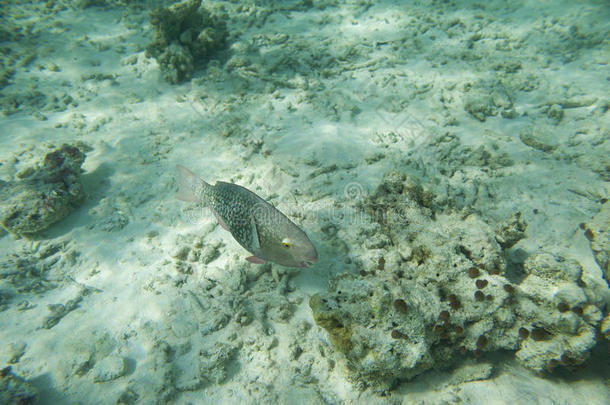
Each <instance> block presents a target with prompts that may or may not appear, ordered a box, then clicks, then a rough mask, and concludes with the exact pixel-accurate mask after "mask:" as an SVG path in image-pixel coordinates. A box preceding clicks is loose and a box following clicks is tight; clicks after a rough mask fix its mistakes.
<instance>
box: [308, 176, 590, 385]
mask: <svg viewBox="0 0 610 405" xmlns="http://www.w3.org/2000/svg"><path fill="white" fill-rule="evenodd" d="M401 182H409V183H411V184H413V181H412V180H409V177H408V176H397V175H396V173H389V174H387V175H386V176H385V177H384V181H383V183H382V184H381V186H379V188H378V189H377V191H376V192H375V193H374V194H373V195H372V196H371V197H370V198H369V201H367V202H365V203H364V205H365V207H367V208H368V209H369V212H376V213H377V214H379V212H380V211H383V212H384V215H376V216H375V219H376V220H378V221H379V223H380V225H381V227H380V228H379V229H380V230H381V231H382V232H384V233H385V234H386V236H387V238H388V239H389V240H391V241H392V245H391V246H390V245H389V244H388V245H385V246H383V247H382V248H375V249H371V251H372V252H374V255H382V256H383V257H384V258H385V259H384V260H385V266H384V269H383V270H380V269H379V268H377V266H376V265H375V262H376V260H375V259H374V258H372V259H371V260H370V262H369V263H368V264H367V263H363V264H362V266H363V267H365V269H366V270H364V273H360V274H358V275H356V274H342V275H339V276H338V277H337V278H336V279H335V280H333V281H332V282H331V285H330V287H329V290H328V292H326V293H319V294H315V295H313V296H312V297H311V299H310V307H311V309H312V311H313V316H314V320H315V322H316V324H317V325H318V326H321V327H322V328H324V329H326V331H327V332H328V333H329V336H330V340H331V343H332V344H333V346H334V348H335V350H336V351H337V352H340V353H342V354H343V355H344V356H345V360H346V365H347V367H348V368H349V369H350V370H351V371H352V372H353V375H352V376H353V377H354V378H355V379H357V380H360V381H365V382H367V383H369V384H371V385H372V386H376V387H382V388H383V389H384V388H387V387H389V386H392V384H394V383H396V382H398V381H400V380H404V379H409V378H412V377H414V376H416V375H418V374H420V373H422V372H423V371H425V370H428V369H430V368H434V367H436V368H438V367H447V366H448V365H451V364H453V363H455V362H456V360H457V359H459V358H460V357H461V356H463V355H467V354H468V353H469V352H470V353H472V354H473V355H474V356H475V357H479V356H481V355H482V354H483V353H484V352H488V351H495V350H499V349H505V350H513V351H516V357H517V359H518V360H520V361H521V362H522V363H523V364H524V365H525V366H526V367H528V368H530V369H533V370H536V371H545V370H547V371H550V370H551V369H552V368H553V367H555V366H558V365H562V366H573V365H577V364H581V363H583V362H584V361H585V360H586V359H587V357H588V356H589V352H590V350H591V349H592V348H593V346H594V345H595V344H596V340H595V328H596V327H597V326H598V324H599V323H600V321H601V319H602V312H601V310H600V308H601V306H602V304H601V302H600V301H599V300H598V299H597V298H596V297H595V295H594V294H593V292H592V291H591V290H590V289H589V288H588V287H587V286H586V285H585V284H584V282H583V281H582V279H581V274H582V268H581V267H580V265H579V264H578V263H577V262H575V261H573V260H568V259H565V258H563V257H560V256H557V255H553V254H550V253H545V252H537V253H533V254H532V255H531V256H530V257H529V258H527V260H526V261H525V263H524V271H525V273H526V277H525V278H524V279H523V280H522V281H521V283H520V284H514V283H511V282H510V281H509V280H508V279H507V278H506V276H505V275H503V272H504V268H505V261H504V255H505V252H504V251H503V249H502V248H501V246H500V243H499V241H498V239H500V240H503V241H506V243H503V244H504V246H505V247H508V246H513V245H514V241H515V240H516V239H520V238H521V237H523V232H524V231H525V223H523V222H521V220H520V216H519V215H518V214H515V215H514V216H513V217H511V218H512V219H509V220H508V221H507V223H512V224H518V225H516V226H514V227H512V228H513V229H517V230H518V232H516V233H512V232H509V233H512V234H513V235H514V236H511V237H498V235H497V233H496V232H494V230H493V228H492V227H490V226H489V225H487V224H485V223H484V222H483V221H482V220H481V219H480V218H478V217H477V216H475V215H473V214H469V213H466V214H464V215H459V214H458V215H455V213H453V214H452V215H448V214H446V213H443V212H441V211H437V212H432V211H431V210H430V208H427V207H425V206H423V205H422V204H421V200H418V199H417V198H413V197H414V196H415V197H417V193H416V194H410V193H409V191H408V190H409V187H407V186H406V184H402V185H401V184H400V183H401ZM434 205H435V204H434V203H433V202H432V203H431V204H430V206H434ZM371 207H374V208H375V209H374V210H371V209H370V208H371ZM396 209H400V210H401V212H400V217H399V218H400V221H401V222H400V224H399V225H400V226H393V224H396V223H397V222H396V221H395V220H393V221H387V220H386V219H387V218H389V216H390V215H396V212H395V210H396ZM363 226H364V227H369V226H371V225H370V224H366V223H365V224H363ZM506 228H507V227H506V226H500V229H506ZM509 228H511V227H509ZM357 234H358V236H356V238H364V237H366V232H360V233H357ZM504 235H507V233H504ZM354 243H362V241H359V240H358V241H354ZM367 267H368V268H367ZM372 268H375V272H374V276H371V275H369V274H370V272H369V270H370V269H372ZM473 268H475V269H477V270H478V271H476V272H475V271H472V269H473ZM485 273H487V274H485ZM362 274H366V276H363V275H362ZM473 276H474V277H473ZM483 276H484V278H483ZM476 277H481V278H477V279H476V280H473V278H476ZM483 291H484V292H483ZM402 301H404V305H403V304H402ZM560 303H562V304H561V308H560V307H559V304H560ZM564 304H565V305H568V306H569V307H578V308H580V309H581V312H580V313H576V312H574V311H563V309H564ZM392 307H393V308H392ZM392 309H394V310H392ZM402 309H405V310H404V311H403V310H402ZM407 309H408V310H407Z"/></svg>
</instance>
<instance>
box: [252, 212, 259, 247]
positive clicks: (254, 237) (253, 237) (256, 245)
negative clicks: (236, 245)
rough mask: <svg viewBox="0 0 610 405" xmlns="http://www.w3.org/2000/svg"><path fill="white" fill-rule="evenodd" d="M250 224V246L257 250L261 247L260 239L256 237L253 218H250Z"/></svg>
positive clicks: (256, 231) (256, 232)
mask: <svg viewBox="0 0 610 405" xmlns="http://www.w3.org/2000/svg"><path fill="white" fill-rule="evenodd" d="M250 226H251V227H252V246H253V247H254V249H256V250H255V251H258V249H260V247H261V240H260V239H259V237H258V228H257V227H256V221H255V220H254V218H250Z"/></svg>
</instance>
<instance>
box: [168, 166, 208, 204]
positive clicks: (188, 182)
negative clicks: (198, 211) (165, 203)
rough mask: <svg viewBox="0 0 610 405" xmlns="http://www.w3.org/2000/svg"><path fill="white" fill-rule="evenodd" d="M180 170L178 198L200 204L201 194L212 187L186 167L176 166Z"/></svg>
mask: <svg viewBox="0 0 610 405" xmlns="http://www.w3.org/2000/svg"><path fill="white" fill-rule="evenodd" d="M176 168H177V169H178V193H177V194H176V198H177V199H179V200H182V201H188V202H198V201H200V200H201V195H200V194H201V192H202V191H203V189H204V188H205V187H209V186H210V185H209V184H208V183H206V182H205V181H203V180H202V179H201V178H200V177H199V176H197V175H196V174H195V173H193V172H192V171H190V170H189V169H187V168H186V167H184V166H181V165H176Z"/></svg>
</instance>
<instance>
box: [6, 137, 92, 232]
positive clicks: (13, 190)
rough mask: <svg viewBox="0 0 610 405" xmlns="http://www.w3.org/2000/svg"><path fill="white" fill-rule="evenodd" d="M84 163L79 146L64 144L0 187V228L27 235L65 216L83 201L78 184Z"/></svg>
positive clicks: (83, 155)
mask: <svg viewBox="0 0 610 405" xmlns="http://www.w3.org/2000/svg"><path fill="white" fill-rule="evenodd" d="M84 160H85V153H84V152H83V151H82V150H81V149H80V148H79V147H77V146H73V145H65V144H64V145H63V146H61V147H60V148H59V149H56V150H54V151H53V152H50V153H48V154H47V155H46V156H45V157H44V160H43V161H42V163H41V164H39V165H38V166H37V167H33V168H29V169H27V170H24V171H22V172H20V174H19V177H20V179H19V180H14V181H9V182H5V183H3V184H1V186H2V187H1V188H0V225H2V227H3V228H4V229H6V230H7V231H9V232H11V233H14V234H18V235H27V234H32V233H36V232H39V231H42V230H43V229H46V228H47V227H49V226H50V225H51V224H53V223H55V222H58V221H60V220H62V219H64V218H65V217H66V216H68V215H69V214H70V213H71V212H72V211H73V210H74V209H75V208H76V207H77V206H78V205H79V204H80V202H81V201H82V200H83V198H84V192H83V187H82V184H81V181H80V175H81V172H82V170H81V165H82V164H83V161H84Z"/></svg>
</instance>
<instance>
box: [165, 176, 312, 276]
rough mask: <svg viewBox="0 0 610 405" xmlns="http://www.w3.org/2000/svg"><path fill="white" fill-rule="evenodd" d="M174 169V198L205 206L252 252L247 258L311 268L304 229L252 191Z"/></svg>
mask: <svg viewBox="0 0 610 405" xmlns="http://www.w3.org/2000/svg"><path fill="white" fill-rule="evenodd" d="M177 168H178V174H179V180H178V183H179V191H178V194H176V198H178V199H179V200H182V201H188V202H195V203H197V204H199V205H201V206H207V207H209V208H210V209H211V210H212V212H213V213H214V215H215V216H216V219H217V220H218V223H219V224H220V226H222V227H223V228H224V229H226V230H227V231H229V232H230V233H231V235H233V237H234V238H235V240H236V241H237V242H238V243H239V244H240V245H241V246H242V247H243V248H244V249H246V250H247V251H248V252H250V253H252V256H249V257H247V258H246V260H247V261H249V262H251V263H259V264H261V263H265V262H266V261H269V262H273V263H277V264H280V265H282V266H289V267H311V266H312V265H313V264H314V263H315V262H316V261H317V260H318V253H317V252H316V248H315V246H314V245H313V243H311V241H310V240H309V238H308V237H307V235H306V234H305V232H303V230H302V229H301V228H299V227H298V226H297V225H296V224H295V223H294V222H292V221H291V220H290V219H288V217H287V216H286V215H284V214H282V213H281V212H280V211H279V210H278V209H276V208H275V207H274V206H273V205H271V204H269V203H268V202H266V201H265V200H263V199H262V198H261V197H259V196H258V195H256V194H254V193H253V192H252V191H250V190H248V189H247V188H244V187H242V186H238V185H237V184H232V183H225V182H224V181H217V182H216V184H214V185H210V184H208V183H206V182H205V181H204V180H202V179H201V178H199V176H197V175H196V174H195V173H193V172H191V171H190V170H189V169H187V168H186V167H183V166H180V165H177Z"/></svg>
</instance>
